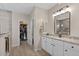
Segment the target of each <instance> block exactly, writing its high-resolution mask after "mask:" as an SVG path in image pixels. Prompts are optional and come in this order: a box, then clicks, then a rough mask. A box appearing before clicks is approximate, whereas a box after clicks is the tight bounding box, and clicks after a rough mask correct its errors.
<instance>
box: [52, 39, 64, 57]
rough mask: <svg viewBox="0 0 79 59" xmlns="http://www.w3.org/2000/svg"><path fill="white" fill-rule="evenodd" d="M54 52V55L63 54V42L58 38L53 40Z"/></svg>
mask: <svg viewBox="0 0 79 59" xmlns="http://www.w3.org/2000/svg"><path fill="white" fill-rule="evenodd" d="M53 43H54V46H53V53H54V56H63V42H62V41H58V40H53Z"/></svg>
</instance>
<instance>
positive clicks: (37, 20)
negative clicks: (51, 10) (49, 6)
mask: <svg viewBox="0 0 79 59" xmlns="http://www.w3.org/2000/svg"><path fill="white" fill-rule="evenodd" d="M47 18H48V16H47V11H46V10H44V9H41V8H37V7H35V8H34V10H33V11H32V13H31V15H30V22H31V21H32V20H34V48H35V50H38V49H40V45H41V43H40V28H41V27H40V26H41V25H42V21H43V23H44V31H45V32H46V31H47V29H46V23H47ZM30 24H31V23H30ZM30 24H29V25H30ZM30 31H32V29H31V26H30ZM31 35H32V34H31V32H30V35H29V37H30V38H29V40H28V41H29V43H30V44H31V43H32V36H31Z"/></svg>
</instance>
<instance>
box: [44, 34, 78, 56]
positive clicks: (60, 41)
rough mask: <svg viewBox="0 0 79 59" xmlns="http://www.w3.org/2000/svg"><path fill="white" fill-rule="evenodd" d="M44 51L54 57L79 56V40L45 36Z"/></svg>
mask: <svg viewBox="0 0 79 59" xmlns="http://www.w3.org/2000/svg"><path fill="white" fill-rule="evenodd" d="M42 49H43V50H45V51H46V52H48V53H49V54H50V55H52V56H79V39H74V38H65V37H62V38H59V37H57V36H46V35H44V36H42Z"/></svg>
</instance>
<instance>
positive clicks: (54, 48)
mask: <svg viewBox="0 0 79 59" xmlns="http://www.w3.org/2000/svg"><path fill="white" fill-rule="evenodd" d="M42 48H43V49H44V50H45V51H46V52H48V53H49V54H50V55H54V56H62V55H63V42H62V41H58V40H55V39H51V38H48V37H47V38H46V37H42Z"/></svg>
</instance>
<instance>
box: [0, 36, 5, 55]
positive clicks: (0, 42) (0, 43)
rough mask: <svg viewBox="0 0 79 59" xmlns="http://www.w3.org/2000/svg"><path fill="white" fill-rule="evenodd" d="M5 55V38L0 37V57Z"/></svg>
mask: <svg viewBox="0 0 79 59" xmlns="http://www.w3.org/2000/svg"><path fill="white" fill-rule="evenodd" d="M4 55H5V37H4V36H1V37H0V56H4Z"/></svg>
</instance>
